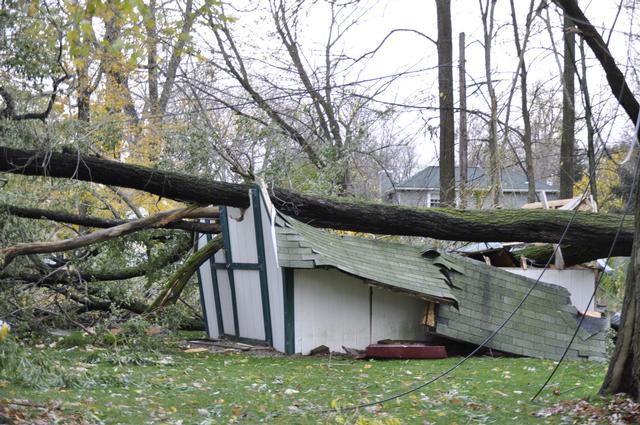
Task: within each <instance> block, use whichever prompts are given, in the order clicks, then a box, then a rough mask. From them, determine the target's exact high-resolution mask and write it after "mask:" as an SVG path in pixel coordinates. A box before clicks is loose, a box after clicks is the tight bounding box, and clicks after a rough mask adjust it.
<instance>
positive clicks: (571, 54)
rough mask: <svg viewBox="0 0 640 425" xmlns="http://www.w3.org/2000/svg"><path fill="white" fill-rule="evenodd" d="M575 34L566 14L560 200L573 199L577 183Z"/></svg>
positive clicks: (571, 22)
mask: <svg viewBox="0 0 640 425" xmlns="http://www.w3.org/2000/svg"><path fill="white" fill-rule="evenodd" d="M575 57H576V55H575V34H574V32H573V21H572V20H571V18H570V17H569V16H568V15H567V14H566V13H565V14H564V68H563V71H562V86H563V90H562V93H563V95H562V139H561V141H560V198H565V199H566V198H573V185H574V183H575V177H576V176H575V143H576V136H575V125H576V110H575V77H574V74H575Z"/></svg>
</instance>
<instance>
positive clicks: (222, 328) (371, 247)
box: [199, 188, 605, 359]
mask: <svg viewBox="0 0 640 425" xmlns="http://www.w3.org/2000/svg"><path fill="white" fill-rule="evenodd" d="M250 199H251V206H250V208H248V209H246V210H242V209H238V208H231V207H221V208H220V211H221V224H222V229H223V236H224V249H222V250H220V251H219V252H217V253H216V254H215V255H214V256H213V257H212V258H211V259H210V260H209V261H207V262H205V263H204V264H203V265H202V266H201V268H200V270H199V281H200V285H201V294H202V297H201V298H202V304H203V311H204V312H205V316H206V323H207V332H208V335H209V338H212V339H218V338H223V337H226V338H230V339H235V340H240V341H242V340H245V341H250V342H253V343H262V344H265V345H269V346H273V347H274V348H275V349H276V350H279V351H282V352H286V353H288V354H293V353H301V354H308V353H309V352H310V351H311V350H312V349H313V348H315V347H318V346H320V345H325V346H327V347H329V349H331V350H332V351H342V350H343V347H350V348H356V349H364V348H366V347H367V346H368V345H369V344H374V343H376V342H377V341H379V340H386V339H391V340H405V341H406V340H410V341H420V342H424V341H430V340H432V339H433V338H434V337H438V338H440V340H442V339H445V340H451V341H461V342H467V343H472V344H479V343H481V342H482V341H483V340H484V339H485V338H486V337H487V336H488V335H490V334H491V332H493V331H494V330H495V329H496V328H497V327H498V326H499V325H500V324H501V323H502V321H503V320H504V319H505V318H506V317H507V316H508V315H509V313H510V312H511V311H513V309H514V308H515V306H516V305H517V304H518V303H519V302H520V300H521V299H522V298H523V297H524V295H525V293H526V292H527V291H528V290H529V288H530V287H531V286H532V285H533V284H534V282H535V281H534V280H531V279H529V278H526V277H523V276H518V275H514V274H511V273H508V272H505V271H503V270H500V269H498V268H494V267H491V266H489V265H486V264H483V263H479V262H474V261H473V260H469V259H466V258H463V257H461V256H457V255H453V254H447V253H444V252H440V251H437V250H433V249H429V250H424V249H420V248H417V247H413V246H409V245H404V244H399V243H391V242H386V241H381V240H377V239H366V238H361V237H355V236H349V235H340V234H336V233H334V232H329V231H325V230H321V229H317V228H315V227H312V226H309V225H307V224H304V223H301V222H299V221H297V220H295V219H293V218H291V217H288V216H285V215H283V214H280V213H279V212H278V211H276V210H275V209H274V208H273V206H272V205H271V203H270V200H269V199H268V197H266V196H264V195H263V192H262V191H261V190H260V189H258V188H255V189H251V196H250ZM199 243H200V244H204V243H206V240H205V236H204V235H202V236H201V237H200V242H199ZM578 319H579V317H578V311H577V310H576V308H575V307H574V306H573V305H571V303H570V299H569V292H568V291H567V290H566V289H564V288H561V287H559V286H556V285H550V284H545V283H539V284H538V285H537V287H536V288H535V289H534V290H533V292H532V294H531V296H530V297H529V298H528V299H527V301H526V302H525V303H524V304H523V306H522V307H521V309H520V310H519V311H518V312H517V313H516V314H515V316H514V317H513V318H512V320H511V321H510V322H509V323H508V324H507V325H506V326H505V328H504V329H502V330H501V331H500V333H498V335H497V336H496V337H495V338H494V339H492V341H490V342H489V343H488V344H487V347H488V348H493V349H496V350H500V351H503V352H507V353H512V354H517V355H525V356H533V357H543V358H549V359H557V358H559V357H560V355H561V354H562V351H563V349H564V347H565V346H566V344H567V343H568V341H569V339H570V338H571V335H572V334H573V332H574V330H575V327H576V326H577V320H578ZM592 325H593V324H592ZM604 338H605V333H604V326H599V324H596V326H595V327H594V326H590V327H588V328H587V327H585V328H583V329H580V331H579V334H578V338H577V339H576V341H575V342H574V344H573V345H572V350H571V351H570V353H569V357H570V358H592V359H601V358H604V356H605V353H604Z"/></svg>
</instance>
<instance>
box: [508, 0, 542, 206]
mask: <svg viewBox="0 0 640 425" xmlns="http://www.w3.org/2000/svg"><path fill="white" fill-rule="evenodd" d="M510 5H511V19H512V23H513V39H514V42H515V45H516V53H517V54H518V58H519V60H518V62H519V63H518V70H519V73H520V106H521V109H522V121H523V124H524V130H523V133H522V146H523V148H524V154H525V167H526V175H527V200H528V201H529V202H535V201H536V200H537V195H536V178H535V170H534V161H533V148H532V140H531V114H530V113H529V101H528V96H527V90H528V85H527V75H528V72H527V64H526V61H525V58H524V54H525V50H526V44H527V41H528V39H529V35H530V33H531V22H532V19H533V6H534V2H533V1H532V2H531V3H530V5H529V11H528V13H527V18H526V23H525V35H524V43H520V32H519V28H518V21H517V17H516V8H515V4H514V0H510Z"/></svg>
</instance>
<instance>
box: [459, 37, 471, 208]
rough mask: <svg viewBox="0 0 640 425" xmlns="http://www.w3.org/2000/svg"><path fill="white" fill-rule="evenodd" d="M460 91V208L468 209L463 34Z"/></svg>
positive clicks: (463, 40) (464, 47)
mask: <svg viewBox="0 0 640 425" xmlns="http://www.w3.org/2000/svg"><path fill="white" fill-rule="evenodd" d="M458 42H459V50H460V58H459V66H458V74H459V86H460V87H459V90H460V118H459V130H458V139H459V141H460V142H459V144H458V168H459V169H460V183H459V188H460V189H459V190H460V194H459V196H460V208H462V209H464V208H467V193H466V192H467V179H468V168H469V154H468V152H467V150H468V143H469V140H468V138H469V134H468V131H467V75H466V72H467V70H466V64H465V62H466V59H465V50H466V47H467V46H466V44H465V35H464V32H461V33H460V35H459V40H458Z"/></svg>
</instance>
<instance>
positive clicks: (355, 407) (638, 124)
mask: <svg viewBox="0 0 640 425" xmlns="http://www.w3.org/2000/svg"><path fill="white" fill-rule="evenodd" d="M625 74H626V73H625ZM618 100H619V98H618ZM619 106H620V105H619V102H618V105H616V110H617V109H618V107H619ZM635 129H636V133H635V136H636V139H637V137H638V134H639V133H638V130H639V129H640V114H639V116H638V120H637V122H636V126H635ZM610 134H611V129H610V132H609V135H610ZM607 138H608V137H607ZM602 142H603V143H602V144H603V148H602V150H601V151H600V155H599V157H598V159H597V161H596V167H595V168H594V170H592V173H589V180H588V182H587V185H586V186H585V189H584V191H583V193H582V196H581V197H582V198H584V197H585V195H586V193H587V191H588V190H589V189H588V188H589V182H590V181H591V179H593V178H594V175H593V173H595V170H596V169H597V165H598V164H599V163H600V161H601V160H602V157H603V156H604V152H605V151H606V149H604V147H605V145H606V143H604V141H602ZM631 146H635V143H634V144H632V145H631ZM639 166H640V156H639V157H638V163H637V164H636V167H639ZM638 172H639V170H638V169H637V168H636V170H635V173H634V181H633V184H632V191H631V195H630V198H629V199H628V200H627V202H630V200H631V199H632V198H633V193H634V190H635V187H636V186H637V183H638V182H637V174H638ZM627 210H628V208H625V214H624V215H623V216H622V218H621V220H620V225H619V226H618V229H617V231H616V234H615V236H614V238H613V240H612V244H611V247H610V249H609V255H608V257H607V262H608V260H609V259H610V257H611V254H612V252H613V249H614V248H615V245H616V243H617V239H618V238H619V235H620V232H621V230H622V225H623V223H624V219H625V217H626V211H627ZM577 213H578V208H576V209H574V210H573V213H572V215H571V217H570V219H569V221H568V223H567V225H566V226H565V228H564V230H563V232H562V235H561V236H560V239H559V241H558V243H557V244H556V245H555V247H554V249H553V252H552V254H551V255H550V256H549V258H548V259H547V261H546V263H545V265H544V268H543V269H542V271H541V273H540V275H539V276H538V278H537V279H536V281H535V282H534V283H533V285H531V287H530V288H529V290H528V291H527V293H526V294H525V295H524V297H523V298H522V300H521V301H520V302H519V303H518V304H517V305H516V307H515V309H514V310H513V311H512V312H511V313H510V314H509V316H507V318H506V319H505V320H504V321H503V322H502V323H501V324H500V325H499V326H498V327H497V328H496V329H495V330H494V331H493V332H492V333H491V334H490V335H489V336H488V337H486V338H485V339H484V341H482V342H481V343H480V345H478V346H477V347H476V348H475V349H474V350H473V351H471V353H469V354H467V355H466V356H465V357H463V358H462V359H461V360H459V361H458V362H457V363H456V364H454V365H453V366H451V367H450V368H448V369H446V370H445V371H443V372H441V373H439V374H438V375H436V376H435V377H433V378H431V379H430V380H428V381H426V382H424V383H422V384H420V385H417V386H415V387H413V388H410V389H408V390H406V391H403V392H400V393H397V394H394V395H392V396H389V397H386V398H383V399H379V400H375V401H372V402H366V403H360V404H357V405H353V406H345V407H340V408H338V409H318V410H311V409H310V410H306V412H314V413H319V414H323V413H339V412H347V411H353V410H358V409H362V408H366V407H371V406H375V405H379V404H384V403H387V402H389V401H393V400H396V399H399V398H401V397H404V396H406V395H408V394H411V393H414V392H416V391H419V390H421V389H422V388H425V387H427V386H429V385H431V384H433V383H434V382H436V381H438V380H440V379H442V378H444V377H445V376H447V375H449V374H451V373H452V372H453V371H455V370H456V369H458V368H459V367H460V366H462V365H463V364H464V363H466V362H467V361H468V360H469V359H470V358H471V357H473V356H474V355H475V354H477V353H478V352H479V351H480V350H481V349H482V348H484V347H485V346H486V344H488V343H489V342H490V341H491V340H492V339H493V338H494V337H495V336H496V335H497V334H498V333H499V332H500V331H501V330H502V329H503V328H504V327H505V326H506V325H507V323H508V322H509V321H510V320H511V319H512V318H513V316H515V314H516V313H517V312H518V311H519V310H520V308H521V307H522V305H523V304H524V303H525V302H526V300H527V299H528V298H529V296H530V295H531V294H532V293H533V291H534V289H535V288H536V287H537V286H538V284H539V283H540V280H541V279H542V276H543V275H544V273H545V271H546V270H547V268H548V267H549V265H550V264H551V260H552V259H553V258H554V257H555V256H556V255H557V253H558V250H559V249H560V246H561V244H562V242H563V241H564V239H565V237H566V235H567V233H568V231H569V228H570V227H571V225H572V224H573V221H574V219H575V217H576V215H577ZM601 278H602V276H600V279H601ZM600 279H599V280H598V283H597V285H596V289H595V290H594V293H593V295H592V297H591V300H590V301H589V305H590V304H591V301H592V300H593V298H595V291H597V287H598V285H599V283H600ZM587 308H588V306H587ZM584 317H585V315H583V316H582V317H581V318H580V321H579V323H578V326H577V327H576V330H575V332H574V335H573V337H572V338H571V340H570V342H569V345H568V346H567V348H566V349H565V351H564V353H563V355H562V357H561V358H560V360H559V361H558V363H557V364H556V368H555V369H554V371H553V372H552V374H551V375H550V377H549V378H548V380H547V382H545V384H544V386H546V384H548V382H549V381H550V380H551V378H552V377H553V374H554V373H555V371H556V370H557V368H558V367H559V365H560V363H561V362H562V360H563V359H564V358H565V357H566V355H567V353H568V351H569V349H570V346H571V343H572V342H573V340H574V339H575V336H576V335H577V334H578V331H579V330H580V326H581V325H582V323H583V322H584ZM544 386H543V388H544ZM543 388H541V389H540V390H539V392H538V393H537V394H536V395H535V396H534V398H533V399H532V400H534V399H535V398H536V397H537V396H538V395H539V393H540V392H541V391H542V389H543ZM303 412H304V411H303Z"/></svg>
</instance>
